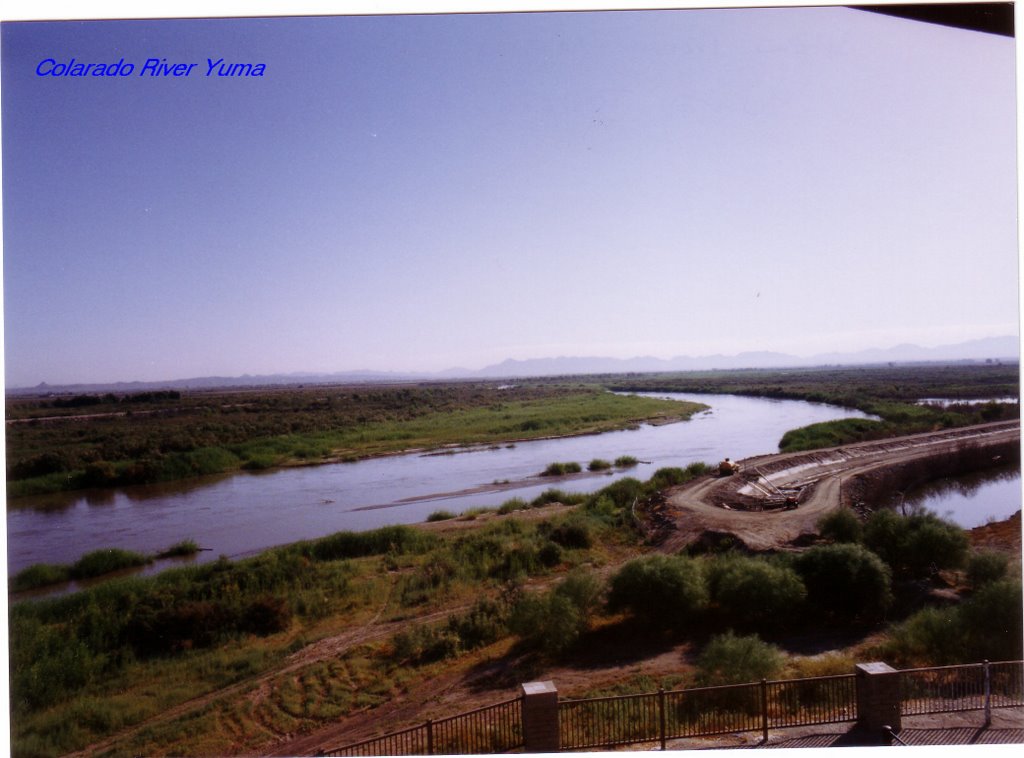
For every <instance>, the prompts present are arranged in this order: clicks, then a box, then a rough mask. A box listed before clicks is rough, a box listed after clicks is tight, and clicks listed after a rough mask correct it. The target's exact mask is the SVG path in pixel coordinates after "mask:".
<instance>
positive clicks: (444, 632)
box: [391, 625, 459, 663]
mask: <svg viewBox="0 0 1024 758" xmlns="http://www.w3.org/2000/svg"><path fill="white" fill-rule="evenodd" d="M391 644H392V646H393V650H394V653H393V654H394V657H395V658H396V659H397V660H398V661H402V662H406V663H430V662H432V661H439V660H442V659H444V658H452V657H454V656H456V655H458V652H459V638H458V636H457V635H456V634H455V633H454V632H453V631H451V629H449V628H447V627H444V626H424V625H417V626H414V627H412V628H411V629H409V631H406V632H399V633H398V634H396V635H395V636H394V637H393V638H392V639H391Z"/></svg>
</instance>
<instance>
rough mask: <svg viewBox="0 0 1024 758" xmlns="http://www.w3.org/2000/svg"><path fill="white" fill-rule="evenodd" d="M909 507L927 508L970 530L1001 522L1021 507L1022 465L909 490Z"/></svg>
mask: <svg viewBox="0 0 1024 758" xmlns="http://www.w3.org/2000/svg"><path fill="white" fill-rule="evenodd" d="M904 502H905V504H906V506H908V507H913V508H925V509H927V510H929V511H932V512H933V513H937V514H939V515H940V516H943V517H944V518H947V519H949V520H950V521H953V522H954V523H956V524H958V525H960V526H962V527H964V528H965V529H971V528H973V527H975V526H981V525H982V524H985V523H988V522H991V521H1002V520H1004V519H1007V518H1009V517H1010V516H1012V515H1013V514H1014V513H1016V512H1017V511H1019V510H1020V509H1021V479H1020V468H1019V467H1018V466H1016V465H1009V466H1002V467H999V468H995V469H989V470H987V471H979V472H976V473H974V474H966V475H964V476H958V477H949V478H946V479H938V480H936V481H933V482H930V483H928V484H926V485H924V486H922V487H918V488H916V489H915V490H913V491H911V492H909V493H907V495H906V498H905V500H904Z"/></svg>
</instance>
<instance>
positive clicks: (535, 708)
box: [522, 682, 561, 753]
mask: <svg viewBox="0 0 1024 758" xmlns="http://www.w3.org/2000/svg"><path fill="white" fill-rule="evenodd" d="M522 689H523V747H524V749H525V750H526V752H527V753H557V752H558V751H559V749H560V747H561V745H560V740H559V734H558V690H557V689H556V688H555V683H554V682H529V683H527V684H524V685H522Z"/></svg>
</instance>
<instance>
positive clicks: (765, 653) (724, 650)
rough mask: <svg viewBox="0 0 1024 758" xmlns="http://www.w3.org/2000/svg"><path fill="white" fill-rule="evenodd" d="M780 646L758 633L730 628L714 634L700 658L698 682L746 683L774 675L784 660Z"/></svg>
mask: <svg viewBox="0 0 1024 758" xmlns="http://www.w3.org/2000/svg"><path fill="white" fill-rule="evenodd" d="M785 660H786V658H785V656H784V655H783V653H782V651H781V650H779V648H777V647H775V646H774V645H769V644H768V643H767V642H763V641H762V640H761V639H760V638H759V637H758V636H757V635H756V634H752V635H748V636H745V637H739V636H737V635H735V634H733V633H732V632H731V631H730V632H726V633H725V634H720V635H718V636H716V637H712V638H711V640H710V641H709V642H708V644H707V645H705V647H704V650H703V651H702V652H701V654H700V656H699V657H698V658H697V676H696V680H697V684H699V685H701V686H710V685H719V684H743V683H745V682H756V681H759V680H761V679H772V678H774V677H775V676H777V675H778V674H779V672H780V671H781V670H782V667H783V665H784V664H785Z"/></svg>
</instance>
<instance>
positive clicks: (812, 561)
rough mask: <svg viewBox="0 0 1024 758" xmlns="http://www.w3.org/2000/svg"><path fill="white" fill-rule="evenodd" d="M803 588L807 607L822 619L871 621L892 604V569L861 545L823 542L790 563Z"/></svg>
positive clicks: (876, 619)
mask: <svg viewBox="0 0 1024 758" xmlns="http://www.w3.org/2000/svg"><path fill="white" fill-rule="evenodd" d="M793 566H794V568H795V569H796V571H797V573H798V574H799V575H800V578H801V579H803V581H804V586H805V587H806V588H807V605H808V606H809V608H808V610H812V611H813V612H814V613H815V614H816V615H818V616H819V617H821V618H822V619H823V620H825V621H831V622H836V623H841V624H849V623H861V624H868V625H870V624H873V623H876V622H878V621H880V620H881V619H882V618H884V616H885V612H886V611H887V610H888V609H889V606H890V605H891V604H892V599H893V596H892V589H891V581H892V570H891V569H890V568H889V567H888V566H887V565H886V564H885V562H884V561H883V560H882V559H881V558H879V557H878V556H877V555H875V554H874V553H872V552H871V551H870V550H868V549H867V548H865V547H863V546H861V545H849V544H847V545H842V544H840V545H823V546H819V547H812V548H811V549H810V550H808V551H806V552H804V553H801V554H800V555H798V556H797V557H796V559H795V561H794V564H793Z"/></svg>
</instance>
